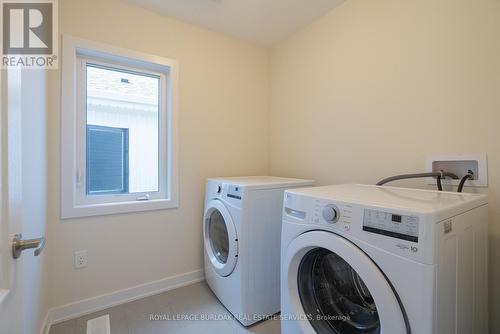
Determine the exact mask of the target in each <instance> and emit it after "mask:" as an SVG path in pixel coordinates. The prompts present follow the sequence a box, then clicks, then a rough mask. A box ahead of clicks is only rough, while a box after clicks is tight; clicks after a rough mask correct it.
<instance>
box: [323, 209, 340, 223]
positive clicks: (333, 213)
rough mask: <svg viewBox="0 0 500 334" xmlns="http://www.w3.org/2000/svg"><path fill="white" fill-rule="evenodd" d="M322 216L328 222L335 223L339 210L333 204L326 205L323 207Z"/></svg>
mask: <svg viewBox="0 0 500 334" xmlns="http://www.w3.org/2000/svg"><path fill="white" fill-rule="evenodd" d="M323 218H324V219H325V220H326V221H327V222H328V223H336V222H337V220H338V219H339V210H338V209H337V207H335V206H333V205H327V206H325V207H324V208H323Z"/></svg>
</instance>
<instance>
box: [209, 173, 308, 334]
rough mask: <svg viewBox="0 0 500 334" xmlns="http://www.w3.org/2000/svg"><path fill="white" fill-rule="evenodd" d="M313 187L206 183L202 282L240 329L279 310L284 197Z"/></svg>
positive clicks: (241, 180)
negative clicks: (286, 192)
mask: <svg viewBox="0 0 500 334" xmlns="http://www.w3.org/2000/svg"><path fill="white" fill-rule="evenodd" d="M312 184H313V182H312V181H309V180H299V179H289V178H279V177H269V176H258V177H234V178H216V179H209V180H208V181H207V184H206V196H205V213H204V218H203V236H204V244H205V247H204V251H205V252H204V253H205V277H206V281H207V283H208V285H209V287H210V288H211V290H212V291H213V292H214V294H215V295H216V296H217V298H218V299H219V300H220V301H221V302H222V304H223V305H224V306H225V307H226V308H227V309H228V310H229V311H230V312H231V313H232V314H233V315H234V316H235V318H236V319H237V320H239V321H240V322H241V323H242V324H243V325H245V326H249V325H251V324H253V323H255V322H258V321H260V320H264V319H265V318H266V317H268V316H270V315H273V314H275V313H277V312H279V310H280V295H279V294H280V288H279V284H280V278H279V274H280V241H281V218H282V216H281V212H282V208H283V193H284V191H285V190H286V189H290V188H297V187H304V186H311V185H312Z"/></svg>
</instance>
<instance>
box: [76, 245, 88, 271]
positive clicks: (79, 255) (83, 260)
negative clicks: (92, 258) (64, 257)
mask: <svg viewBox="0 0 500 334" xmlns="http://www.w3.org/2000/svg"><path fill="white" fill-rule="evenodd" d="M74 260H75V269H81V268H85V267H86V266H87V264H88V258H87V251H86V250H81V251H76V252H75V256H74Z"/></svg>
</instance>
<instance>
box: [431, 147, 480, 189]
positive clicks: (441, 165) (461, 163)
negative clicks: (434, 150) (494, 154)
mask: <svg viewBox="0 0 500 334" xmlns="http://www.w3.org/2000/svg"><path fill="white" fill-rule="evenodd" d="M441 169H443V170H445V171H446V172H451V173H454V174H456V175H457V176H458V177H459V178H461V177H462V176H464V175H466V174H467V172H468V170H472V171H473V172H474V179H473V180H467V182H465V186H466V187H487V186H488V159H487V156H486V154H471V155H437V156H432V157H429V158H428V159H427V171H428V172H437V171H439V170H441ZM459 183H460V180H451V179H449V178H446V179H444V180H443V185H455V186H456V185H458V184H459ZM427 184H431V185H435V184H436V179H435V178H427Z"/></svg>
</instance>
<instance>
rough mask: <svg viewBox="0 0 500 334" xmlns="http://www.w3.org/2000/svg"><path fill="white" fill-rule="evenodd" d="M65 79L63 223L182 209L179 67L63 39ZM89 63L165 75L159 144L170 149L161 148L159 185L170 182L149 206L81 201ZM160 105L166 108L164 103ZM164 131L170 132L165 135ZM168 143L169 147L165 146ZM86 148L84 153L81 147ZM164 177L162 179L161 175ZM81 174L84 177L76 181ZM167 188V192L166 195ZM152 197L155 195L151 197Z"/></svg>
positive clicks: (129, 198)
mask: <svg viewBox="0 0 500 334" xmlns="http://www.w3.org/2000/svg"><path fill="white" fill-rule="evenodd" d="M62 57H63V58H62V78H61V85H62V87H61V218H63V219H64V218H75V217H87V216H97V215H107V214H117V213H126V212H137V211H149V210H160V209H172V208H177V207H178V205H179V203H178V201H179V183H178V180H179V178H178V176H179V172H178V140H177V138H178V105H179V103H178V96H179V95H178V82H179V66H178V62H177V61H176V60H172V59H167V58H163V57H158V56H153V55H148V54H144V53H140V52H136V51H131V50H127V49H122V48H118V47H114V46H109V45H105V44H101V43H97V42H92V41H88V40H83V39H79V38H74V37H71V36H67V35H63V48H62ZM85 59H91V62H92V63H95V62H100V63H103V62H104V63H105V62H110V64H109V65H110V66H113V67H116V65H115V64H119V67H122V68H126V67H127V66H129V67H132V68H135V67H137V68H140V69H141V72H145V73H147V72H148V71H151V72H154V73H164V75H163V74H162V75H161V76H160V87H161V92H162V95H163V96H162V98H160V101H166V102H167V103H165V104H166V105H160V110H161V108H166V115H167V117H162V115H164V114H165V113H160V127H159V129H160V141H161V142H162V143H164V145H166V148H167V149H166V154H165V153H164V152H165V150H162V149H161V145H160V147H159V162H160V163H159V173H160V177H159V179H160V180H166V186H165V185H164V186H163V188H162V187H161V186H160V189H164V193H163V194H162V193H161V191H160V193H157V194H155V196H151V195H150V198H149V200H137V198H138V197H141V196H142V195H145V194H141V193H139V194H134V195H106V196H105V197H102V200H101V201H95V200H83V199H82V196H81V195H79V189H78V185H77V179H78V178H81V173H82V172H84V171H82V169H79V168H78V166H79V164H81V157H82V154H84V152H85V151H82V147H81V145H78V140H77V136H82V133H81V131H82V130H81V125H79V124H81V122H79V117H81V116H82V115H81V114H80V112H79V109H81V108H79V107H78V105H77V103H78V94H79V93H78V90H79V87H80V84H81V83H80V82H79V81H80V80H79V78H80V73H79V69H81V66H82V61H85ZM165 88H166V89H165ZM160 103H162V102H160ZM165 130H166V131H165ZM165 143H166V144H165ZM83 148H84V147H83ZM162 173H164V175H161V174H162ZM78 174H80V175H78ZM165 188H166V189H165ZM150 194H152V193H150Z"/></svg>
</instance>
